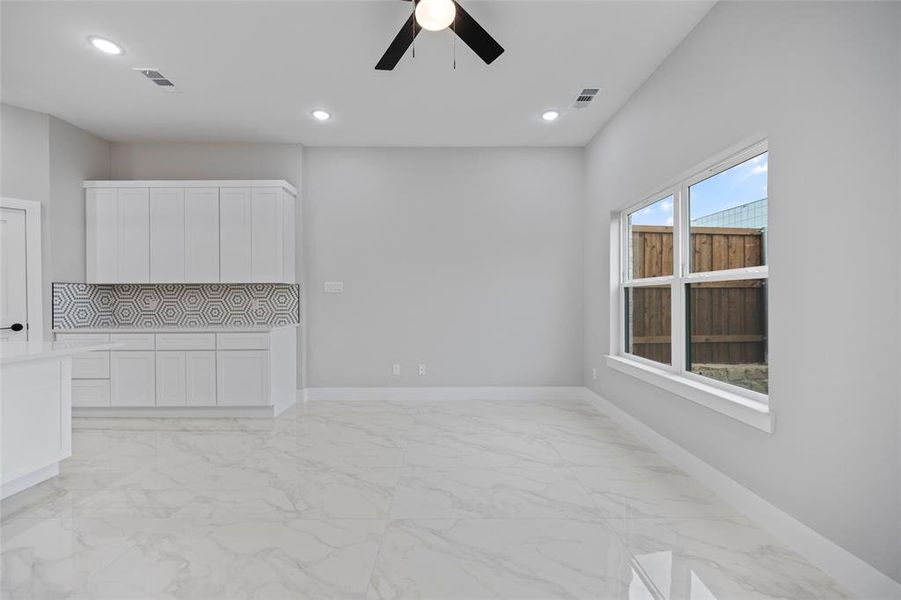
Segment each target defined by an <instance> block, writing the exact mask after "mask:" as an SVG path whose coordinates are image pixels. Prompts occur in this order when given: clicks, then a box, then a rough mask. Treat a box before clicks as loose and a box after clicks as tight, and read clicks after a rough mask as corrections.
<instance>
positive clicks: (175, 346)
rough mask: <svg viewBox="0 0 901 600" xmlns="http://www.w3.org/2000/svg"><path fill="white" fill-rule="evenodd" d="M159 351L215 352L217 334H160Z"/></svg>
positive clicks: (157, 341)
mask: <svg viewBox="0 0 901 600" xmlns="http://www.w3.org/2000/svg"><path fill="white" fill-rule="evenodd" d="M156 349H157V350H215V349H216V334H215V333H158V334H156Z"/></svg>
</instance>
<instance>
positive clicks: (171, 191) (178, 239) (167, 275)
mask: <svg viewBox="0 0 901 600" xmlns="http://www.w3.org/2000/svg"><path fill="white" fill-rule="evenodd" d="M150 281H151V283H183V282H184V281H185V191H184V190H183V189H182V188H152V189H151V190H150Z"/></svg>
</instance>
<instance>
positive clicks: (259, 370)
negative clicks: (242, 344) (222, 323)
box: [216, 350, 269, 406]
mask: <svg viewBox="0 0 901 600" xmlns="http://www.w3.org/2000/svg"><path fill="white" fill-rule="evenodd" d="M216 379H217V381H216V383H217V385H216V396H217V400H218V401H217V404H218V405H219V406H268V405H269V352H267V351H265V350H223V351H221V352H216Z"/></svg>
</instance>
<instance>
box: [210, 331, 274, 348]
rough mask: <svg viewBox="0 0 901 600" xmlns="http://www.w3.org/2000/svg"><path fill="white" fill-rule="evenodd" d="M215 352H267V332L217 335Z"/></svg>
mask: <svg viewBox="0 0 901 600" xmlns="http://www.w3.org/2000/svg"><path fill="white" fill-rule="evenodd" d="M216 349H217V350H268V349H269V332H268V331H267V332H265V333H217V334H216Z"/></svg>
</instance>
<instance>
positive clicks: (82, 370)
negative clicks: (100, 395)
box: [72, 352, 109, 379]
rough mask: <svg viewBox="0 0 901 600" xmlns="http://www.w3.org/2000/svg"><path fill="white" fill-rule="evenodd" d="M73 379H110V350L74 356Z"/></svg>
mask: <svg viewBox="0 0 901 600" xmlns="http://www.w3.org/2000/svg"><path fill="white" fill-rule="evenodd" d="M72 379H109V352H88V353H87V354H79V355H77V356H73V357H72Z"/></svg>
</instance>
